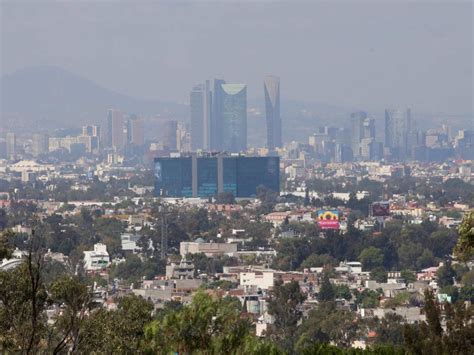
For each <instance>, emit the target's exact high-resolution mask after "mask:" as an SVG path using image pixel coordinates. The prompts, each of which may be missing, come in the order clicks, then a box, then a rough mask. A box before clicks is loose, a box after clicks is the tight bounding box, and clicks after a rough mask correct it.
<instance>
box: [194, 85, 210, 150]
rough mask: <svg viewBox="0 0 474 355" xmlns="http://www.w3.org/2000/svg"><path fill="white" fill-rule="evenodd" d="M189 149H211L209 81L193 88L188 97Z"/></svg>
mask: <svg viewBox="0 0 474 355" xmlns="http://www.w3.org/2000/svg"><path fill="white" fill-rule="evenodd" d="M190 109H191V112H190V114H191V147H192V149H193V150H197V149H211V110H212V99H211V91H210V84H209V80H206V83H205V84H200V85H196V86H195V87H193V89H192V91H191V95H190Z"/></svg>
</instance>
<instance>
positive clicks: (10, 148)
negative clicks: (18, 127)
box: [6, 132, 16, 159]
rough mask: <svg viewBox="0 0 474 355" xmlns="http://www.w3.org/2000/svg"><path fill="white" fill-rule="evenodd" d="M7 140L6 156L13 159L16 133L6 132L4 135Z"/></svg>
mask: <svg viewBox="0 0 474 355" xmlns="http://www.w3.org/2000/svg"><path fill="white" fill-rule="evenodd" d="M6 142H7V158H8V159H15V157H16V134H15V133H13V132H8V133H7V136H6Z"/></svg>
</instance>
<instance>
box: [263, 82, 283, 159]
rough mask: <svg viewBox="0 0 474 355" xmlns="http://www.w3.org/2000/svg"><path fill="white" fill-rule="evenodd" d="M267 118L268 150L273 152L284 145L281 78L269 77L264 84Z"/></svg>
mask: <svg viewBox="0 0 474 355" xmlns="http://www.w3.org/2000/svg"><path fill="white" fill-rule="evenodd" d="M263 90H264V93H265V116H266V123H267V148H268V149H270V150H273V149H275V148H279V147H281V145H282V140H281V117H280V78H278V77H276V76H267V77H265V80H264V82H263Z"/></svg>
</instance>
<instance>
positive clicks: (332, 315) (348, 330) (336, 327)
mask: <svg viewBox="0 0 474 355" xmlns="http://www.w3.org/2000/svg"><path fill="white" fill-rule="evenodd" d="M357 333H358V324H357V322H356V321H355V315H354V314H353V313H352V312H349V311H343V310H338V309H337V308H336V305H335V303H334V302H324V303H320V304H319V305H318V307H317V308H316V309H314V310H311V311H310V312H309V315H308V318H307V319H306V320H304V322H303V325H302V326H301V329H300V336H299V337H298V342H297V346H296V350H297V353H300V352H304V351H305V349H307V348H308V347H311V346H312V344H314V343H315V342H324V343H328V342H334V343H336V344H337V346H339V347H344V348H347V347H350V345H351V343H352V342H353V341H354V340H355V339H356V336H357Z"/></svg>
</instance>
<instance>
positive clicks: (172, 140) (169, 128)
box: [162, 120, 178, 151]
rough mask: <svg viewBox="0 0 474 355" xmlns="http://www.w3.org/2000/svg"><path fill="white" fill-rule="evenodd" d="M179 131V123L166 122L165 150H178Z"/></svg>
mask: <svg viewBox="0 0 474 355" xmlns="http://www.w3.org/2000/svg"><path fill="white" fill-rule="evenodd" d="M177 131H178V122H177V121H173V120H170V121H166V122H164V124H163V137H162V139H163V148H165V149H169V150H171V151H176V150H177V149H178V143H177V139H176V138H177Z"/></svg>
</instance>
